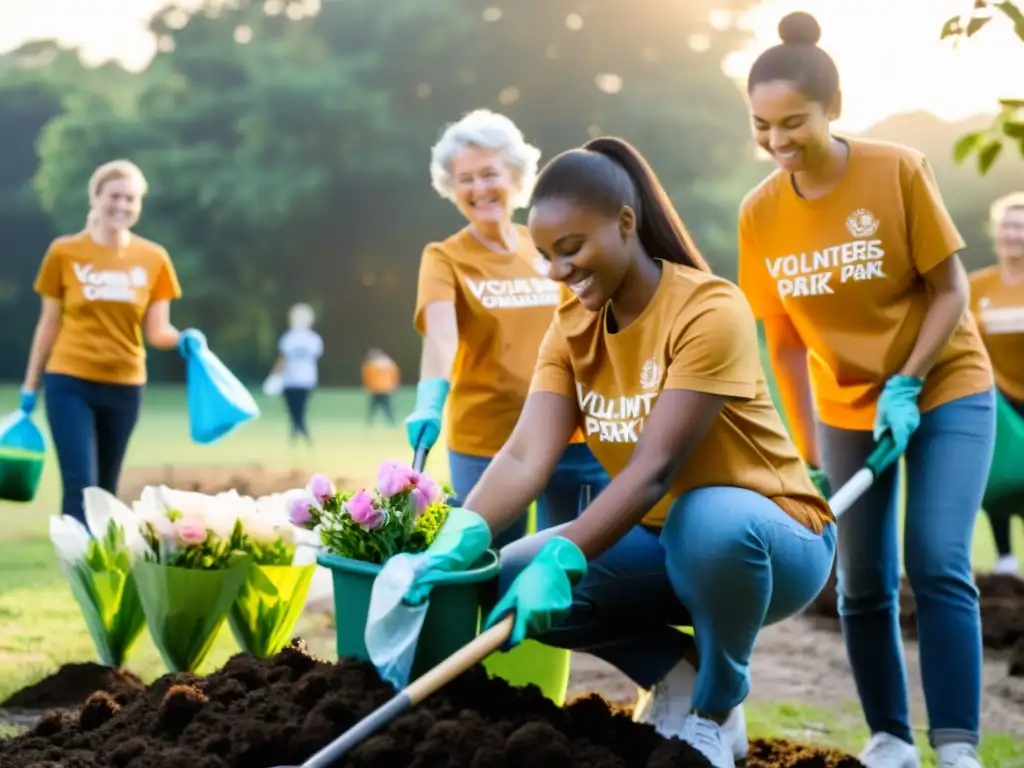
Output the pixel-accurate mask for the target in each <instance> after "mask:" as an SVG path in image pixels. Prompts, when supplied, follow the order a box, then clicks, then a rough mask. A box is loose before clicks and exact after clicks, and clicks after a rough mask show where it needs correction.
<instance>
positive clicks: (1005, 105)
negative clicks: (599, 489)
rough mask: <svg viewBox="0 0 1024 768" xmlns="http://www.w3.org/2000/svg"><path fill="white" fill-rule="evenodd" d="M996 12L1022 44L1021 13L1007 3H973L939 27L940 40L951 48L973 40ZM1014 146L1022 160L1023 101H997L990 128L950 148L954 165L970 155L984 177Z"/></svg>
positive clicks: (1007, 0)
mask: <svg viewBox="0 0 1024 768" xmlns="http://www.w3.org/2000/svg"><path fill="white" fill-rule="evenodd" d="M996 12H998V13H1000V14H1002V16H1003V17H1004V19H1005V20H1007V21H1009V22H1010V24H1012V26H1013V30H1014V32H1015V33H1016V34H1017V37H1018V38H1019V39H1020V40H1021V42H1024V11H1022V10H1021V8H1020V7H1019V6H1018V5H1017V4H1016V3H1014V2H1011V0H1001V1H1000V2H991V1H990V0H975V3H974V9H973V11H972V12H971V13H970V14H969V15H967V16H966V23H965V16H963V15H957V16H953V17H952V18H950V19H947V20H946V23H945V24H943V26H942V32H941V34H940V35H939V37H940V39H943V40H945V39H947V38H952V39H953V40H954V44H956V43H958V42H959V41H960V40H962V39H967V38H970V37H973V36H974V35H975V34H977V33H978V32H980V31H981V30H982V29H984V28H985V26H986V25H988V23H989V22H990V21H992V19H993V18H995V17H996ZM1005 142H1009V143H1010V144H1016V145H1017V149H1018V151H1019V152H1020V155H1021V157H1024V100H1022V99H1000V100H999V113H998V114H997V115H996V117H995V119H994V120H993V121H992V123H991V125H989V126H987V127H985V128H983V129H980V130H977V131H972V132H970V133H966V134H964V135H963V136H961V137H960V138H959V139H958V140H957V142H956V144H955V145H954V146H953V157H954V159H955V160H956V161H957V162H958V163H963V162H966V160H967V158H969V157H970V156H971V155H972V154H973V155H974V156H975V159H976V161H977V167H978V173H980V174H981V175H982V176H984V175H985V174H987V173H988V171H989V169H990V168H992V166H993V165H994V164H995V162H996V160H997V159H998V158H999V156H1000V155H1001V154H1002V151H1003V144H1004V143H1005Z"/></svg>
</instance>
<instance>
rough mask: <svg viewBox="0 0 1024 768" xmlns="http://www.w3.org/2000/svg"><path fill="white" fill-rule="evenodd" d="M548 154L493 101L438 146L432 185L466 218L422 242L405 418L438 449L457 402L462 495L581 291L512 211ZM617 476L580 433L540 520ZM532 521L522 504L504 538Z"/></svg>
mask: <svg viewBox="0 0 1024 768" xmlns="http://www.w3.org/2000/svg"><path fill="white" fill-rule="evenodd" d="M539 160H540V150H538V149H537V148H536V147H534V146H532V145H530V144H529V143H527V142H526V140H525V139H524V137H523V134H522V132H521V131H520V130H519V128H518V127H517V126H516V125H515V123H513V122H512V121H511V120H510V119H509V118H508V117H505V116H504V115H500V114H496V113H494V112H491V111H489V110H484V109H480V110H475V111H473V112H470V113H469V114H467V115H465V116H464V117H463V118H462V119H461V120H459V121H458V122H457V123H454V124H452V125H449V126H448V127H447V128H446V129H445V130H444V132H443V133H442V135H441V138H440V140H439V141H438V142H437V144H435V145H434V148H433V150H432V152H431V162H430V175H431V180H432V183H433V187H434V189H435V190H437V192H438V193H439V194H440V195H441V197H443V198H445V199H447V200H450V201H451V202H452V203H453V204H454V205H455V207H456V208H457V209H458V211H459V213H461V214H462V215H463V216H464V217H465V218H466V221H467V224H466V226H464V227H463V228H461V229H460V230H459V231H458V232H456V233H454V234H453V235H451V236H450V237H448V238H447V239H446V240H443V241H440V242H432V243H430V244H428V245H427V247H426V248H425V249H424V251H423V257H422V261H421V263H420V273H419V290H418V295H417V299H416V310H415V315H414V320H413V322H414V325H415V327H416V330H417V331H418V332H419V333H420V334H422V335H423V338H424V343H423V356H422V361H421V366H420V381H419V385H418V387H417V397H416V407H415V409H414V410H413V412H412V414H410V415H409V417H408V418H407V419H406V429H407V433H408V437H409V443H410V445H411V446H412V448H413V449H414V450H417V449H420V448H427V449H429V448H432V447H433V445H434V443H435V442H436V441H437V439H438V437H439V435H440V432H441V414H442V410H443V408H444V405H445V403H446V402H447V404H448V421H447V424H446V438H447V444H448V458H449V467H450V472H451V484H452V487H453V489H454V491H455V495H456V497H457V498H458V499H460V500H464V499H465V498H466V496H467V495H468V494H469V492H470V490H472V488H473V486H474V485H476V483H477V482H478V481H479V480H480V478H481V476H482V475H483V473H484V472H485V470H486V469H487V467H488V465H489V464H490V462H491V459H492V458H493V457H494V455H495V454H496V453H497V452H498V450H499V449H500V448H501V447H502V446H503V445H504V444H505V442H506V441H507V440H508V438H509V436H510V435H511V434H512V430H513V428H514V427H515V425H516V421H517V420H518V418H519V412H520V411H521V410H522V407H523V403H524V402H525V399H526V394H527V391H528V390H529V386H530V380H531V377H532V375H533V370H534V365H535V363H536V361H537V353H538V351H539V348H540V344H541V340H542V339H543V338H544V334H545V333H546V332H547V329H548V326H549V325H550V324H551V320H552V316H553V314H554V310H555V308H556V307H557V306H558V305H559V304H560V303H561V302H562V301H563V300H564V299H565V298H566V297H568V296H570V295H569V294H567V293H564V292H563V291H562V289H561V288H560V286H559V285H558V284H557V283H555V282H554V281H552V280H550V279H548V278H547V276H546V275H547V264H546V262H545V261H544V259H543V258H541V256H540V254H539V253H538V251H537V249H536V248H535V247H534V245H533V242H532V241H531V239H530V233H529V230H528V229H527V228H526V227H524V226H521V225H518V224H515V223H513V221H512V215H513V212H514V211H515V210H516V209H517V208H520V207H523V206H524V205H526V204H527V203H528V202H529V197H530V193H531V191H532V189H533V183H534V180H535V179H536V175H537V164H538V162H539ZM572 300H575V299H572ZM607 482H608V477H607V475H606V473H605V472H604V470H603V469H602V468H601V466H600V465H599V464H598V463H597V460H596V459H595V458H594V456H593V455H592V454H591V453H590V451H589V449H588V448H587V447H586V444H585V443H584V442H583V438H582V434H581V433H579V432H578V433H577V434H576V435H575V436H574V438H573V441H572V442H571V443H570V444H569V445H567V446H566V451H565V454H564V455H563V457H562V460H561V462H560V463H559V469H558V471H556V472H555V474H554V476H553V477H552V479H551V481H550V483H549V484H548V486H547V487H546V489H545V490H544V491H543V492H542V493H541V495H540V497H539V498H538V499H537V527H538V529H543V528H547V527H550V526H552V525H557V524H560V523H564V522H569V520H566V519H562V517H564V516H565V515H566V514H567V512H566V510H578V508H579V506H578V499H580V497H581V488H582V487H583V486H589V487H590V488H591V489H592V493H593V494H594V495H596V493H597V491H599V490H600V488H601V487H603V486H604V485H605V484H607ZM559 515H561V517H559ZM525 531H526V516H525V515H523V516H521V517H520V522H519V523H518V524H517V525H515V526H513V527H512V528H511V529H509V530H507V531H506V532H505V533H504V534H503V536H501V537H499V540H498V541H496V542H495V545H496V546H498V547H501V546H503V545H504V544H505V543H508V542H510V541H514V540H515V539H517V538H520V537H521V536H522V535H523V534H524V533H525Z"/></svg>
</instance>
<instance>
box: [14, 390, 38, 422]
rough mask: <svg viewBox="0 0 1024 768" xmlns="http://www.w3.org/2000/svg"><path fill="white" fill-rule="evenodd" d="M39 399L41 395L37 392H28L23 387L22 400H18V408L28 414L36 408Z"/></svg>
mask: <svg viewBox="0 0 1024 768" xmlns="http://www.w3.org/2000/svg"><path fill="white" fill-rule="evenodd" d="M38 399H39V396H38V395H37V394H36V393H35V392H27V391H26V390H24V389H23V390H21V400H20V401H19V402H18V408H20V409H21V412H22V413H24V414H25V415H26V416H27V415H28V414H30V413H32V411H34V410H35V409H36V402H37V401H38Z"/></svg>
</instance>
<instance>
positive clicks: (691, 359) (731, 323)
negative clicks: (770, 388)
mask: <svg viewBox="0 0 1024 768" xmlns="http://www.w3.org/2000/svg"><path fill="white" fill-rule="evenodd" d="M686 306H687V308H688V311H684V312H681V313H680V316H679V319H678V320H677V323H676V326H675V327H674V328H673V339H672V344H671V347H670V349H671V355H672V357H671V359H670V361H669V364H668V370H667V371H666V374H665V383H664V385H663V388H664V389H689V390H692V391H694V392H706V393H708V394H711V395H721V396H723V397H736V398H741V399H744V400H750V399H752V398H753V397H754V395H755V394H756V392H757V385H758V381H759V380H760V378H761V376H762V369H761V358H760V353H759V351H758V346H757V325H756V322H755V320H754V314H753V312H751V310H750V305H749V304H748V303H747V301H746V300H745V299H744V298H743V295H742V294H741V293H740V291H739V290H737V289H736V288H735V287H734V286H731V285H728V284H722V283H718V284H710V283H709V284H706V285H704V286H702V287H701V288H700V289H699V290H698V292H697V293H696V294H695V295H694V296H693V297H692V298H691V299H690V300H689V301H688V302H687V305H686ZM690 307H692V310H691V309H689V308H690Z"/></svg>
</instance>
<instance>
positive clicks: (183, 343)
mask: <svg viewBox="0 0 1024 768" xmlns="http://www.w3.org/2000/svg"><path fill="white" fill-rule="evenodd" d="M204 349H206V336H205V335H204V334H203V332H202V331H197V330H196V329H195V328H189V329H188V330H185V331H182V332H181V335H180V336H178V354H179V355H181V356H182V357H184V358H188V357H189V356H190V355H194V354H195V353H197V352H201V351H202V350H204Z"/></svg>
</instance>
